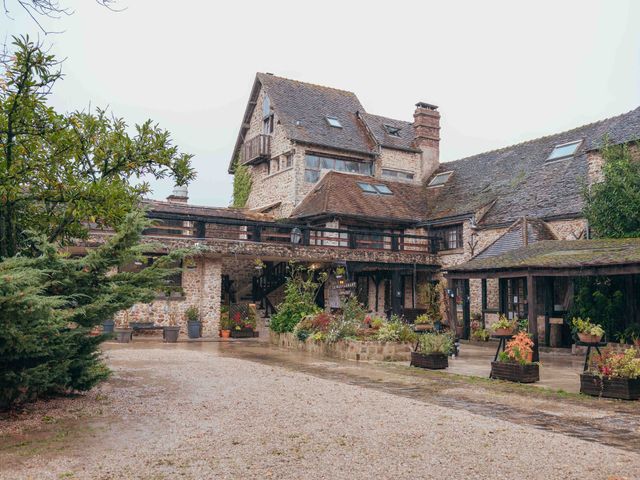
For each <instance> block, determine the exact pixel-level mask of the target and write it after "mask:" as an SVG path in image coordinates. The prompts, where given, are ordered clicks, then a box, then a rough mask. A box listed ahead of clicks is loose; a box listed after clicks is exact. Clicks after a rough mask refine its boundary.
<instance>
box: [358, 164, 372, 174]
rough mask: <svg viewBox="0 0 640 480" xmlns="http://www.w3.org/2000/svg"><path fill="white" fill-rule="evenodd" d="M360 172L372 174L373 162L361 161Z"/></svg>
mask: <svg viewBox="0 0 640 480" xmlns="http://www.w3.org/2000/svg"><path fill="white" fill-rule="evenodd" d="M359 168H360V173H362V174H363V175H371V164H370V163H364V162H363V163H360V164H359Z"/></svg>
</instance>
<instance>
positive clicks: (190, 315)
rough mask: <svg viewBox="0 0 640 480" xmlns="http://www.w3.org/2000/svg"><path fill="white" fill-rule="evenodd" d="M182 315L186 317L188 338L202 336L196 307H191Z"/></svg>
mask: <svg viewBox="0 0 640 480" xmlns="http://www.w3.org/2000/svg"><path fill="white" fill-rule="evenodd" d="M184 314H185V317H187V334H188V335H189V338H200V337H201V336H202V322H201V321H200V312H199V311H198V307H196V306H195V305H191V306H190V307H189V308H187V311H186V312H184Z"/></svg>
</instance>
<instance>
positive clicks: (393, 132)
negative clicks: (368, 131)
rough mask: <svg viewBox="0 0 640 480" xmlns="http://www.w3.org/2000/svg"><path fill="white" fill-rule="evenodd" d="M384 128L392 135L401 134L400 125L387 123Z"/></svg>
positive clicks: (397, 135)
mask: <svg viewBox="0 0 640 480" xmlns="http://www.w3.org/2000/svg"><path fill="white" fill-rule="evenodd" d="M384 129H385V130H386V131H387V134H388V135H391V136H392V137H399V136H400V130H401V128H400V127H394V126H393V125H386V124H385V126H384Z"/></svg>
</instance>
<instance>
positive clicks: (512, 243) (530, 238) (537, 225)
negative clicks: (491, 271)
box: [475, 218, 556, 258]
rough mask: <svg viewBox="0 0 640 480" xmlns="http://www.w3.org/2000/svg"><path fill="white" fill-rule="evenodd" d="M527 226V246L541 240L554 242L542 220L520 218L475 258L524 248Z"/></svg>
mask: <svg viewBox="0 0 640 480" xmlns="http://www.w3.org/2000/svg"><path fill="white" fill-rule="evenodd" d="M525 222H526V225H527V243H526V244H527V245H530V244H532V243H536V242H540V241H542V240H556V236H555V235H554V234H553V232H552V231H551V229H550V228H549V226H548V225H547V224H546V223H545V222H543V221H542V220H539V219H536V218H526V219H525V218H521V219H520V220H517V221H516V222H514V224H513V225H511V227H509V229H508V230H507V231H506V232H505V233H504V234H503V235H502V236H501V237H499V238H498V239H497V240H496V241H495V242H493V243H492V244H491V245H489V246H488V247H487V248H485V249H484V250H483V251H482V252H480V253H479V254H478V255H476V256H475V258H488V257H495V256H497V255H501V254H503V253H505V252H509V251H511V250H515V249H516V248H520V247H523V246H525V243H524V234H523V227H524V225H525Z"/></svg>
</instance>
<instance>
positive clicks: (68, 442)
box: [0, 345, 640, 479]
mask: <svg viewBox="0 0 640 480" xmlns="http://www.w3.org/2000/svg"><path fill="white" fill-rule="evenodd" d="M107 355H108V358H109V364H110V365H111V366H112V368H113V369H114V376H113V377H112V379H111V380H109V382H107V383H106V384H104V385H102V386H100V387H99V388H97V389H96V390H95V391H93V392H91V393H90V394H88V395H86V396H84V397H82V398H76V399H59V400H55V401H52V402H47V403H44V402H42V403H39V404H36V405H35V406H34V407H33V408H32V409H31V411H30V413H29V414H27V415H23V416H21V417H20V418H17V419H10V420H7V419H4V420H1V421H0V436H1V437H0V438H2V440H0V479H26V478H34V479H60V478H99V479H120V478H140V479H164V478H167V479H170V478H171V479H173V478H184V479H200V478H212V479H213V478H215V479H220V478H229V479H237V478H256V479H257V478H260V479H263V478H278V479H280V478H291V479H307V478H309V479H342V478H344V479H347V478H348V479H358V478H423V479H430V478H433V479H444V478H447V479H514V478H522V479H537V478H540V479H556V478H563V479H614V478H615V479H619V478H627V479H637V478H640V453H632V452H627V451H622V450H618V449H615V448H612V447H606V446H602V445H599V444H596V443H593V442H585V441H582V440H579V439H576V438H572V437H568V436H564V435H559V434H555V433H549V432H544V431H541V430H537V429H533V428H529V427H523V426H519V425H515V424H513V423H509V422H505V421H501V420H496V419H492V418H488V417H484V416H479V415H474V414H472V413H468V412H465V411H460V410H453V409H449V408H444V407H439V406H434V405H430V404H426V403H422V402H419V401H416V400H412V399H409V398H404V397H400V396H396V395H392V394H388V393H384V392H380V391H376V390H373V389H366V388H362V387H358V386H352V385H346V384H343V383H339V382H335V381H331V380H324V379H320V378H316V377H312V376H309V375H306V374H302V373H297V372H292V371H288V370H284V369H282V368H279V367H272V366H267V365H262V364H259V363H253V362H249V361H245V360H240V359H237V358H227V357H223V356H219V355H217V354H216V353H215V352H214V351H213V350H211V351H208V350H207V349H206V348H203V350H202V351H193V350H187V349H183V348H181V347H180V346H158V348H145V349H140V348H135V346H133V345H132V346H127V347H125V348H119V349H114V350H110V351H108V353H107ZM639 451H640V446H639Z"/></svg>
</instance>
